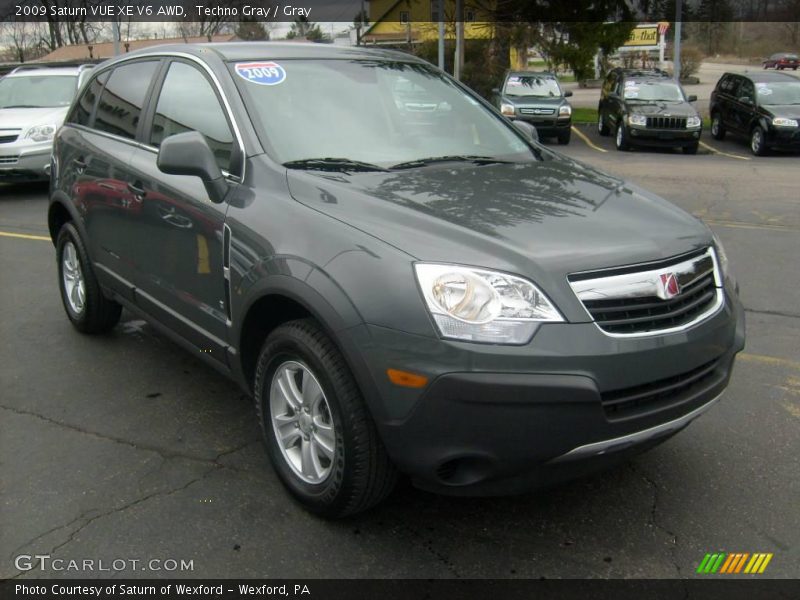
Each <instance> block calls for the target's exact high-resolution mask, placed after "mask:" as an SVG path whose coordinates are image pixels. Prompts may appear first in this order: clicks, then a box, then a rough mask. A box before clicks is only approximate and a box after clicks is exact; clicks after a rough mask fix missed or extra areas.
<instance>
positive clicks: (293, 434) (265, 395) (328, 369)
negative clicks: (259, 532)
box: [254, 319, 397, 518]
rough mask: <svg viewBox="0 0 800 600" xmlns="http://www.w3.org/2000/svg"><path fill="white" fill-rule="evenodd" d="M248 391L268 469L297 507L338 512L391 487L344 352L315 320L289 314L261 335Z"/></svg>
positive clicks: (390, 472)
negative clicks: (252, 398)
mask: <svg viewBox="0 0 800 600" xmlns="http://www.w3.org/2000/svg"><path fill="white" fill-rule="evenodd" d="M254 392H255V393H254V395H255V401H256V411H257V414H258V420H259V424H260V426H261V429H262V432H263V435H264V441H265V443H266V446H267V452H268V454H269V457H270V460H271V461H272V465H273V467H274V468H275V472H276V473H277V474H278V477H279V478H280V480H281V482H282V483H283V485H284V486H285V487H286V489H287V490H288V491H289V492H290V493H291V494H292V495H293V496H294V497H295V498H296V499H297V500H298V501H299V502H300V503H301V504H302V505H303V506H304V507H305V508H307V509H308V510H310V511H311V512H314V513H316V514H319V515H321V516H324V517H330V518H338V517H344V516H347V515H351V514H354V513H358V512H361V511H364V510H366V509H368V508H370V507H371V506H373V505H375V504H377V503H378V502H380V501H381V500H383V499H384V498H385V497H386V496H387V495H388V494H389V493H390V492H391V491H392V489H393V487H394V484H395V481H396V479H397V472H396V470H395V467H394V465H392V463H391V461H390V460H389V457H388V455H387V453H386V449H385V448H384V447H383V444H382V442H381V440H380V438H379V437H378V432H377V430H376V428H375V424H374V423H373V421H372V419H371V417H370V415H369V412H368V411H367V407H366V405H365V403H364V399H363V397H362V396H361V393H360V391H359V389H358V386H357V385H356V382H355V380H354V379H353V376H352V374H351V373H350V370H349V368H348V367H347V364H346V363H345V361H344V358H343V357H342V355H341V353H340V352H339V350H338V349H337V348H336V346H335V344H334V343H333V341H332V340H331V339H330V338H329V337H328V336H327V334H325V332H323V331H322V329H321V328H320V326H319V325H318V324H317V323H316V322H315V321H313V320H311V319H301V320H297V321H290V322H288V323H286V324H284V325H281V326H280V327H278V328H276V329H275V330H274V331H273V332H272V333H271V334H270V335H269V337H267V340H266V342H265V343H264V346H263V348H262V350H261V354H260V356H259V358H258V364H257V368H256V378H255V388H254Z"/></svg>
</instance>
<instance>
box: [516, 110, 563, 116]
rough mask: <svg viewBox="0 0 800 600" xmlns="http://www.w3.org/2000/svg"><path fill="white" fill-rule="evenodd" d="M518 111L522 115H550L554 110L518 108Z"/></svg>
mask: <svg viewBox="0 0 800 600" xmlns="http://www.w3.org/2000/svg"><path fill="white" fill-rule="evenodd" d="M519 112H520V114H523V115H552V114H553V113H554V112H556V111H555V109H554V108H520V109H519Z"/></svg>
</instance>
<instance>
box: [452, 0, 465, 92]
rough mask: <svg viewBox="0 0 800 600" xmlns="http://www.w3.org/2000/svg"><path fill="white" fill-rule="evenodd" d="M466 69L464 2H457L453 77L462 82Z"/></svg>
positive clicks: (459, 0)
mask: <svg viewBox="0 0 800 600" xmlns="http://www.w3.org/2000/svg"><path fill="white" fill-rule="evenodd" d="M463 68H464V0H456V55H455V60H454V61H453V77H455V78H456V80H457V81H461V70H462V69H463Z"/></svg>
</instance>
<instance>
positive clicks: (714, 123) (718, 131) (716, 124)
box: [711, 113, 725, 140]
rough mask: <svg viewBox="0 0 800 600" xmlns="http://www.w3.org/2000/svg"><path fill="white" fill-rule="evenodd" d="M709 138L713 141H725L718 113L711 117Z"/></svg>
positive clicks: (723, 128)
mask: <svg viewBox="0 0 800 600" xmlns="http://www.w3.org/2000/svg"><path fill="white" fill-rule="evenodd" d="M711 137H713V138H714V139H715V140H724V139H725V126H724V125H723V124H722V117H720V114H719V113H714V114H713V115H711Z"/></svg>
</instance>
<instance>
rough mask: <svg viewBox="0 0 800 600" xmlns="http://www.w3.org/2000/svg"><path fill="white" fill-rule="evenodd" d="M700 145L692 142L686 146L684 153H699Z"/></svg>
mask: <svg viewBox="0 0 800 600" xmlns="http://www.w3.org/2000/svg"><path fill="white" fill-rule="evenodd" d="M699 147H700V144H692V145H691V146H684V147H683V153H684V154H697V149H698V148H699Z"/></svg>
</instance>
